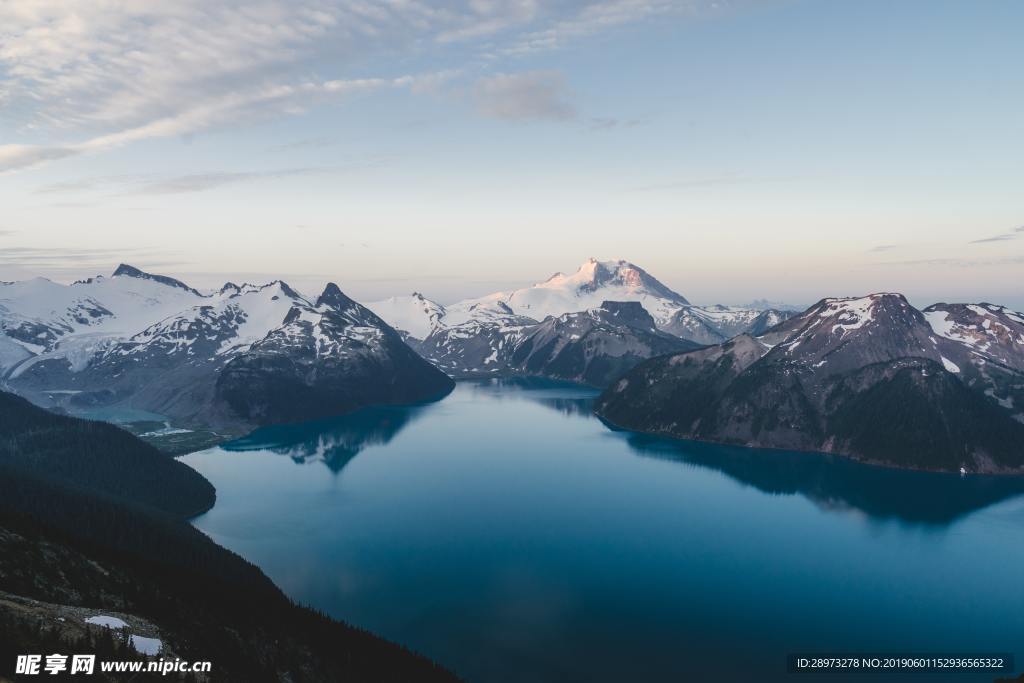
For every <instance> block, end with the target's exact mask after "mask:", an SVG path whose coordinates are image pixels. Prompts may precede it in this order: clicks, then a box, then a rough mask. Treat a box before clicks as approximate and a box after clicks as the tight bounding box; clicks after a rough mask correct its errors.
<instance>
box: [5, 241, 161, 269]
mask: <svg viewBox="0 0 1024 683" xmlns="http://www.w3.org/2000/svg"><path fill="white" fill-rule="evenodd" d="M166 256H167V252H166V251H161V250H155V249H117V248H105V249H102V248H91V247H84V248H77V247H5V248H4V249H3V250H0V266H18V267H24V268H34V269H49V270H55V269H56V270H61V271H69V272H70V271H74V272H82V270H83V269H95V268H104V269H106V268H107V266H108V265H110V264H113V265H116V264H117V263H119V262H121V261H126V260H134V261H139V262H145V263H146V265H148V266H154V265H171V264H173V263H174V262H173V261H166V260H164V261H160V260H153V259H160V258H163V257H166ZM71 264H73V266H72V265H71ZM113 265H110V267H111V268H113Z"/></svg>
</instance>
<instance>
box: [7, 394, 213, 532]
mask: <svg viewBox="0 0 1024 683" xmlns="http://www.w3.org/2000/svg"><path fill="white" fill-rule="evenodd" d="M0 465H3V466H4V467H6V468H8V469H10V470H12V471H21V472H24V473H26V474H30V475H33V476H35V477H39V478H41V479H44V480H47V481H52V482H54V483H56V484H59V485H61V486H65V487H69V488H76V489H81V490H83V491H87V492H89V493H94V494H99V495H104V496H107V497H109V498H112V499H117V500H122V501H124V502H126V503H130V504H133V505H138V506H141V507H147V508H152V509H154V510H157V511H161V512H164V513H167V514H170V515H172V516H174V517H181V518H186V517H191V516H193V515H197V514H199V513H201V512H205V511H206V510H208V509H210V508H211V507H212V506H213V502H214V500H215V492H214V489H213V486H212V485H211V484H210V482H208V481H206V479H204V478H203V477H202V475H200V474H199V473H198V472H196V471H195V470H193V469H192V468H190V467H188V466H187V465H184V464H182V463H180V462H178V461H177V460H174V459H173V458H169V457H167V456H166V455H164V454H163V453H161V452H159V451H158V450H157V449H156V448H154V447H153V446H151V445H149V444H147V443H145V442H143V441H140V440H139V439H137V438H135V437H134V436H132V435H131V434H129V433H128V432H125V431H124V430H122V429H119V428H117V427H115V426H113V425H110V424H107V423H105V422H94V421H91V420H82V419H79V418H74V417H67V416H64V415H55V414H53V413H50V412H48V411H46V410H43V409H42V408H39V407H37V406H35V405H32V404H31V403H29V402H28V401H26V400H25V399H23V398H21V397H20V396H15V395H14V394H9V393H7V392H0ZM5 495H8V496H9V495H13V492H11V491H7V493H6V494H5Z"/></svg>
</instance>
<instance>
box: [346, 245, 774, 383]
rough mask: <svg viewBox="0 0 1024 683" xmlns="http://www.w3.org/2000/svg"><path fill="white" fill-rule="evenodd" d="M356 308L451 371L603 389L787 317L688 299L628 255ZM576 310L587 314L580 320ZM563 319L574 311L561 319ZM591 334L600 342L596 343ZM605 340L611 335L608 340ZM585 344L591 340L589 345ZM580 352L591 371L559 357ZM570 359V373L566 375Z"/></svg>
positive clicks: (766, 310) (759, 309)
mask: <svg viewBox="0 0 1024 683" xmlns="http://www.w3.org/2000/svg"><path fill="white" fill-rule="evenodd" d="M623 302H629V303H633V304H636V308H635V309H630V310H632V311H633V313H631V314H630V315H628V316H624V317H617V318H616V317H615V316H609V315H607V311H608V309H609V304H611V303H623ZM366 306H367V307H368V308H369V309H371V310H372V311H374V312H375V313H377V315H379V316H380V317H381V318H383V319H384V320H386V321H387V322H388V323H389V324H390V325H391V326H392V327H394V328H395V329H397V330H400V331H402V332H403V333H404V334H405V335H406V340H407V341H408V342H409V343H410V345H412V346H413V348H415V349H416V350H417V351H419V352H420V354H421V355H423V357H425V358H427V359H429V360H431V361H432V362H433V363H434V364H436V365H437V366H438V367H439V368H441V369H442V370H444V371H445V372H447V373H448V374H450V375H451V376H453V377H457V378H462V377H482V376H494V375H507V374H519V375H522V374H527V375H530V374H532V375H542V376H552V377H558V378H560V379H572V380H576V381H582V382H585V383H587V384H593V385H595V386H604V384H606V383H607V382H608V381H609V380H610V379H611V378H612V375H614V373H615V372H617V371H622V370H625V369H627V368H628V367H630V366H631V365H633V364H635V363H636V362H638V361H639V360H642V359H644V358H649V357H650V356H651V355H656V354H657V353H666V352H668V351H670V350H683V349H685V348H692V347H694V346H696V345H702V344H716V343H719V342H722V341H725V340H726V339H729V338H731V337H733V336H735V335H737V334H741V333H743V332H753V333H755V334H757V333H760V332H762V331H764V330H765V329H767V328H768V327H771V326H772V325H775V324H777V323H779V322H780V321H782V320H784V319H786V318H787V317H788V316H790V315H792V312H791V311H788V310H784V309H779V308H763V307H739V306H720V305H719V306H694V305H692V304H690V302H689V301H688V300H687V299H686V298H685V297H684V296H683V295H681V294H678V293H677V292H674V291H672V290H671V289H670V288H668V287H667V286H665V285H664V284H662V283H661V282H659V281H658V280H657V279H656V278H654V277H653V276H652V275H650V274H649V273H648V272H647V271H645V270H643V269H642V268H640V267H638V266H636V265H633V264H632V263H629V262H628V261H622V260H618V261H597V260H595V259H590V260H588V261H587V262H585V263H584V264H583V265H581V266H580V267H579V268H578V269H577V270H576V272H575V273H573V274H571V275H565V274H562V273H555V274H554V275H552V276H551V277H550V278H548V279H547V280H545V281H544V282H541V283H538V284H536V285H533V286H532V287H526V288H523V289H517V290H514V291H511V292H496V293H494V294H490V295H488V296H484V297H480V298H477V299H467V300H465V301H460V302H458V303H455V304H451V305H449V306H443V305H441V304H439V303H437V302H435V301H431V300H430V299H427V298H426V297H424V296H423V295H422V294H419V293H414V294H412V295H410V296H405V297H392V298H390V299H385V300H383V301H375V302H370V303H368V304H366ZM582 313H587V315H586V316H583V317H581V316H580V315H579V314H582ZM565 316H574V317H572V318H571V319H569V318H565V319H564V320H563V318H564V317H565ZM637 316H643V319H642V320H641V319H640V318H638V317H637ZM584 319H588V320H590V321H600V323H601V325H600V327H599V328H596V327H594V325H592V324H588V325H587V330H586V333H585V334H584V333H582V332H581V331H580V330H578V329H576V330H570V327H571V326H573V325H576V326H579V325H580V324H581V323H582V322H583V320H584ZM551 321H555V322H551ZM559 321H560V322H559ZM627 321H629V322H628V323H627ZM612 328H614V330H613V329H612ZM556 330H558V331H559V332H556ZM562 332H564V334H562ZM652 333H654V334H653V336H652ZM658 333H660V334H658ZM609 334H610V335H611V337H609V336H608V335H609ZM539 336H543V337H545V338H546V339H547V340H548V343H552V342H551V339H552V337H553V336H557V337H559V341H558V342H557V343H554V344H553V346H552V350H555V349H556V348H557V357H556V356H554V355H550V354H548V355H547V356H544V355H540V356H539V355H537V354H536V346H537V342H538V337H539ZM599 337H601V338H602V339H603V341H601V342H596V340H597V339H598V338H599ZM612 337H614V338H616V339H617V340H619V341H616V342H615V343H609V339H611V338H612ZM656 339H657V340H658V341H655V340H656ZM680 340H682V341H683V342H688V344H680V343H679V341H680ZM652 343H653V346H652ZM595 344H597V346H598V347H600V348H599V349H598V350H596V351H595V346H594V345H595ZM668 345H674V346H675V348H674V349H672V348H670V346H668ZM584 347H585V348H584ZM595 355H596V356H598V357H599V360H598V361H597V365H594V361H593V357H594V356H595ZM527 356H529V357H530V359H529V362H526V357H527ZM584 356H586V357H589V358H591V360H588V361H586V362H585V363H586V364H587V365H588V366H590V368H591V369H590V370H587V371H584V370H582V365H581V362H582V361H579V360H573V361H571V362H570V361H569V360H568V359H569V358H573V357H578V358H582V357H584ZM542 359H546V360H542ZM570 365H571V366H573V367H575V368H576V370H574V371H573V372H568V371H567V370H566V368H568V367H570ZM597 367H603V368H605V370H602V371H598V370H597V369H596V368H597Z"/></svg>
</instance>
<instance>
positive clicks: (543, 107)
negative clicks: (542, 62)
mask: <svg viewBox="0 0 1024 683" xmlns="http://www.w3.org/2000/svg"><path fill="white" fill-rule="evenodd" d="M569 95H570V93H569V88H568V86H567V85H566V83H565V79H564V78H563V76H562V75H561V74H560V73H558V72H557V71H528V72H524V73H518V74H498V75H495V76H490V77H488V78H483V79H480V80H479V81H477V84H476V89H475V97H476V102H477V107H478V109H479V111H480V113H481V114H482V115H484V116H487V117H489V118H494V119H501V120H505V121H568V120H572V119H575V118H576V117H577V111H576V107H575V106H574V105H573V104H572V102H570V100H569Z"/></svg>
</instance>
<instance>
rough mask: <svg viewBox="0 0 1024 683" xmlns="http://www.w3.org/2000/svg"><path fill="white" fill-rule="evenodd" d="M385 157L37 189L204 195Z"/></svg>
mask: <svg viewBox="0 0 1024 683" xmlns="http://www.w3.org/2000/svg"><path fill="white" fill-rule="evenodd" d="M385 162H386V157H374V158H369V159H365V160H362V161H358V162H353V163H351V164H349V165H348V166H331V167H315V166H314V167H301V168H281V169H271V170H265V171H219V172H208V173H186V174H182V175H174V176H160V175H157V174H151V173H150V174H140V175H119V176H99V177H93V178H81V179H77V180H70V181H64V182H60V183H53V184H50V185H44V186H42V187H39V188H38V189H36V193H37V194H62V193H79V192H87V191H104V192H107V193H110V194H113V195H164V194H184V193H188V192H205V191H207V190H214V189H217V188H220V187H224V186H227V185H239V184H243V183H250V182H256V181H262V180H278V179H281V178H289V177H301V176H314V175H330V174H341V173H348V172H352V171H356V170H363V169H367V168H372V167H376V166H380V165H381V164H383V163H385ZM85 204H86V203H85V202H58V203H54V204H50V206H82V205H85Z"/></svg>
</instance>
